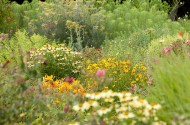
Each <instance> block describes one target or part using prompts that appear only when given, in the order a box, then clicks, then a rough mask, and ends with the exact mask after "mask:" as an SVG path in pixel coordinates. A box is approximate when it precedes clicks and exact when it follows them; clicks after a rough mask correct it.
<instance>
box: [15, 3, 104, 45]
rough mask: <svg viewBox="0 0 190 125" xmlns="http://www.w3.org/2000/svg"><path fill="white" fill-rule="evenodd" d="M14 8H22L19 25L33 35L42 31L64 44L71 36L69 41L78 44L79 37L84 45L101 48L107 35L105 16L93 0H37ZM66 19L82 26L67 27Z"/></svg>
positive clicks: (20, 9)
mask: <svg viewBox="0 0 190 125" xmlns="http://www.w3.org/2000/svg"><path fill="white" fill-rule="evenodd" d="M14 8H15V11H16V12H17V11H19V14H18V15H17V19H18V20H19V18H20V21H19V22H22V24H21V25H20V28H25V29H27V31H28V32H29V33H30V34H33V33H39V34H40V35H45V36H46V37H47V38H51V39H57V40H59V41H60V42H61V43H62V42H65V41H67V39H69V40H71V37H72V40H71V41H70V42H73V43H76V42H77V41H79V39H80V40H81V42H82V46H83V47H84V46H95V47H98V46H100V45H101V43H102V42H103V40H104V38H105V34H104V32H103V30H104V27H102V26H101V22H102V20H103V19H104V17H103V15H102V14H101V13H100V12H99V10H98V9H97V8H95V7H94V6H93V2H92V1H88V2H82V1H70V2H68V1H57V2H45V3H41V2H39V1H37V0H36V1H33V2H32V3H31V5H30V6H29V5H28V4H25V5H22V6H18V5H14ZM97 18H98V19H99V20H97ZM67 21H71V22H74V23H77V24H78V25H79V26H80V27H82V28H80V29H79V28H73V29H72V30H71V28H68V27H67V26H66V23H67ZM71 31H72V32H71ZM79 34H80V35H79Z"/></svg>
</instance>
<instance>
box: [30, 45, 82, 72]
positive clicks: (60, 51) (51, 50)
mask: <svg viewBox="0 0 190 125" xmlns="http://www.w3.org/2000/svg"><path fill="white" fill-rule="evenodd" d="M29 55H30V56H29V61H28V62H27V65H28V67H29V68H33V67H35V66H36V65H47V64H48V63H49V62H51V63H52V62H53V63H54V64H55V65H56V66H57V67H58V68H60V69H61V70H64V71H67V70H72V71H71V72H72V73H78V72H80V69H81V68H82V63H81V58H82V54H81V53H80V52H76V51H72V49H70V48H68V47H66V46H65V45H64V44H57V45H56V44H55V45H50V44H46V45H44V46H42V47H41V48H40V49H32V50H31V51H30V54H29Z"/></svg>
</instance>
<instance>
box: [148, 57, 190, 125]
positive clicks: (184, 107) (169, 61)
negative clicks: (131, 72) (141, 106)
mask: <svg viewBox="0 0 190 125" xmlns="http://www.w3.org/2000/svg"><path fill="white" fill-rule="evenodd" d="M158 61H159V62H158V64H157V65H155V64H153V70H152V72H151V74H152V76H153V80H154V81H155V83H154V84H153V86H152V87H150V90H149V94H148V99H149V100H151V101H156V102H159V103H160V104H161V105H162V107H163V108H162V109H161V111H160V113H159V116H160V117H162V119H163V120H165V121H166V120H167V122H168V123H169V124H171V120H172V119H174V122H179V121H177V119H178V118H177V117H179V116H180V117H181V116H185V117H186V119H189V118H190V115H189V114H190V110H189V106H190V100H189V98H187V97H188V96H190V95H189V92H188V91H189V88H190V84H189V83H190V81H189V77H188V74H189V70H188V69H189V61H190V60H189V57H187V56H186V57H185V58H181V57H180V56H176V55H171V56H168V57H167V58H159V59H158ZM176 116H177V117H176ZM175 120H176V121H175ZM184 122H186V120H184ZM182 123H183V121H181V123H180V124H182ZM187 124H188V123H187Z"/></svg>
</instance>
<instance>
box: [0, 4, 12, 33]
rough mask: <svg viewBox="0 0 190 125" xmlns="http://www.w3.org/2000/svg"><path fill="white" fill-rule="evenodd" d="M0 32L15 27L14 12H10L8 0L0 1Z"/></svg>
mask: <svg viewBox="0 0 190 125" xmlns="http://www.w3.org/2000/svg"><path fill="white" fill-rule="evenodd" d="M0 24H1V26H0V32H3V33H9V32H10V30H14V31H15V29H16V26H15V24H16V21H15V19H14V13H13V12H12V6H11V4H10V2H9V1H8V0H1V1H0Z"/></svg>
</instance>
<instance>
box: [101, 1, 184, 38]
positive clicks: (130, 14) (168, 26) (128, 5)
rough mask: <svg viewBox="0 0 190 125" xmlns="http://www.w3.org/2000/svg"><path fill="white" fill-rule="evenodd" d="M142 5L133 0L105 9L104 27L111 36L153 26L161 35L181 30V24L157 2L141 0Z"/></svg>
mask: <svg viewBox="0 0 190 125" xmlns="http://www.w3.org/2000/svg"><path fill="white" fill-rule="evenodd" d="M140 5H141V6H134V5H133V3H132V2H131V1H126V2H125V3H124V4H123V5H118V6H116V7H115V9H114V10H113V11H106V10H105V11H104V15H105V16H106V19H105V21H104V27H105V31H106V32H107V34H108V37H109V38H115V37H116V36H118V34H120V33H121V32H122V33H125V35H127V36H129V35H130V34H131V33H133V32H137V31H139V30H146V29H152V28H153V29H154V30H156V33H158V34H159V36H162V35H164V34H165V35H166V34H173V33H176V32H177V31H179V30H180V27H181V25H180V24H179V23H178V22H172V21H171V20H169V19H168V15H167V12H165V11H163V10H161V9H159V8H158V7H157V4H153V5H150V4H149V3H148V1H140ZM161 31H162V32H161Z"/></svg>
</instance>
